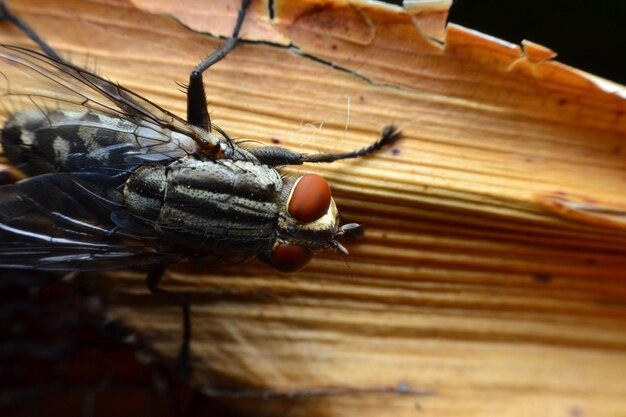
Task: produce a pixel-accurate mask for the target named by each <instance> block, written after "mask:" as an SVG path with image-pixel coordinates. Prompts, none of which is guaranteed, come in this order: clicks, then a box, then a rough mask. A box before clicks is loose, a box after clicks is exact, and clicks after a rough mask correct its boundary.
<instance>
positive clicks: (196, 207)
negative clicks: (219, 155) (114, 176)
mask: <svg viewBox="0 0 626 417" xmlns="http://www.w3.org/2000/svg"><path fill="white" fill-rule="evenodd" d="M282 185H283V183H282V179H281V177H280V175H279V174H278V173H277V172H276V171H275V170H273V169H271V168H268V167H266V166H262V165H255V164H254V163H252V162H247V161H230V160H226V161H224V160H220V161H200V160H197V159H195V158H187V159H184V160H181V161H179V162H175V163H173V164H171V165H169V166H167V167H165V166H157V165H152V166H143V167H141V168H139V169H138V170H137V171H136V172H135V173H134V174H133V175H132V176H131V177H130V178H129V179H128V181H127V182H126V187H125V192H124V194H125V201H126V205H127V207H128V209H129V211H130V212H132V213H134V214H136V215H137V216H141V217H143V218H147V219H150V220H151V221H153V222H154V224H155V227H156V228H158V229H159V230H160V232H161V233H162V234H163V235H165V236H166V237H167V238H168V239H169V240H170V241H174V242H176V243H177V244H181V245H184V246H187V247H192V248H194V249H195V250H197V251H201V252H220V253H238V254H241V255H245V256H254V255H257V254H258V253H260V252H264V251H267V250H268V247H271V245H272V242H273V236H274V234H275V232H276V225H277V221H278V212H279V208H280V202H279V201H278V199H279V197H280V194H281V193H280V191H281V189H282Z"/></svg>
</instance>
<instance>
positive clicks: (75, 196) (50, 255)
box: [0, 173, 183, 271]
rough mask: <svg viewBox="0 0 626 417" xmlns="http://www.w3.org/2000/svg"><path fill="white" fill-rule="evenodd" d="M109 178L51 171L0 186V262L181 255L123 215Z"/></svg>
mask: <svg viewBox="0 0 626 417" xmlns="http://www.w3.org/2000/svg"><path fill="white" fill-rule="evenodd" d="M112 185H113V184H112V183H111V181H109V183H107V182H106V179H104V178H98V177H97V175H91V176H89V175H87V174H81V175H80V176H75V175H70V174H66V173H55V174H46V175H40V176H36V177H32V178H27V179H25V180H22V181H20V182H18V183H16V184H11V185H5V186H2V187H0V267H2V268H26V269H44V270H61V271H72V270H77V271H78V270H80V271H86V270H104V269H118V268H124V267H139V266H149V265H155V264H162V263H172V262H178V261H181V260H183V256H182V254H181V253H179V252H178V251H176V250H175V249H172V248H167V245H164V244H163V242H162V241H161V240H160V236H159V235H158V234H157V233H156V232H155V231H154V228H152V227H150V225H149V224H147V223H145V222H142V221H140V219H137V218H135V217H133V216H129V215H128V214H127V212H126V211H125V209H124V206H123V204H121V203H119V202H116V201H115V199H114V198H112V199H108V198H104V197H103V196H104V195H114V192H115V190H114V189H113V188H112Z"/></svg>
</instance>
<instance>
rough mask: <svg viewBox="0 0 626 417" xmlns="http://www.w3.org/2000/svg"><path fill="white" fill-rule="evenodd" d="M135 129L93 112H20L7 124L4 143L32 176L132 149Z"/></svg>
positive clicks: (68, 169)
mask: <svg viewBox="0 0 626 417" xmlns="http://www.w3.org/2000/svg"><path fill="white" fill-rule="evenodd" d="M134 130H136V125H134V124H133V123H130V122H128V121H126V120H124V119H119V118H113V117H109V116H106V115H102V114H98V113H94V112H77V111H66V110H53V111H49V112H47V113H42V112H41V111H28V112H19V113H16V114H14V115H13V116H12V117H11V118H10V119H9V120H8V121H7V123H6V124H5V126H4V128H3V130H2V146H3V148H4V150H5V152H6V154H7V156H8V157H9V159H10V160H11V162H13V163H14V164H16V165H19V164H26V171H27V172H28V173H29V174H30V175H38V174H43V173H49V172H61V171H66V172H71V171H80V170H82V169H84V168H86V167H89V166H93V165H94V164H97V165H99V164H104V163H107V162H110V160H111V159H112V158H115V157H116V156H118V155H119V152H120V151H125V152H128V150H129V149H132V148H133V147H134V146H135V145H134V144H135V142H136V141H135V136H134V134H133V132H134ZM115 151H117V152H115Z"/></svg>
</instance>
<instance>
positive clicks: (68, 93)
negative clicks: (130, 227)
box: [0, 45, 232, 158]
mask: <svg viewBox="0 0 626 417" xmlns="http://www.w3.org/2000/svg"><path fill="white" fill-rule="evenodd" d="M0 99H1V100H2V105H3V106H4V107H5V108H6V110H7V111H8V112H9V113H16V112H18V111H24V110H25V109H31V110H32V109H37V110H39V111H40V112H42V113H43V114H47V113H49V112H51V111H53V110H56V109H58V108H62V109H64V111H72V110H73V111H82V112H85V111H92V112H96V113H98V114H103V115H107V116H110V117H113V118H118V119H122V120H126V121H128V122H130V123H132V124H134V125H136V126H137V127H138V129H141V130H140V131H139V133H138V136H141V135H142V134H145V135H147V138H148V139H150V140H151V141H149V146H150V147H151V150H154V153H155V154H158V153H159V152H160V149H159V148H158V146H157V145H158V144H161V145H163V146H167V147H169V148H172V147H173V146H175V147H176V148H177V149H178V152H177V153H174V152H172V150H171V149H168V152H169V155H170V156H171V157H173V158H180V157H182V156H184V155H186V154H191V153H195V152H200V153H203V154H206V155H209V156H212V157H215V158H220V157H223V156H224V155H225V153H228V152H226V151H227V150H230V149H231V147H232V145H231V144H230V142H229V141H228V139H227V138H225V137H217V136H214V135H212V134H210V133H208V132H206V131H203V130H202V129H199V128H197V127H195V126H192V125H190V124H188V123H187V122H185V121H184V120H183V119H181V118H179V117H178V116H176V115H174V114H172V113H170V112H168V111H166V110H164V109H163V108H161V107H159V106H158V105H156V104H154V103H152V102H150V101H149V100H147V99H145V98H143V97H141V96H140V95H138V94H136V93H133V92H132V91H130V90H128V89H126V88H124V87H121V86H119V85H117V84H114V83H112V82H110V81H107V80H105V79H103V78H101V77H99V76H97V75H95V74H92V73H90V72H89V71H87V70H84V69H82V68H79V67H76V66H73V65H70V64H65V63H61V62H57V61H55V60H53V59H51V58H49V57H47V56H45V55H42V54H40V53H38V52H34V51H31V50H29V49H25V48H20V47H16V46H10V45H0ZM155 141H156V142H155ZM141 145H142V144H141V143H140V146H141Z"/></svg>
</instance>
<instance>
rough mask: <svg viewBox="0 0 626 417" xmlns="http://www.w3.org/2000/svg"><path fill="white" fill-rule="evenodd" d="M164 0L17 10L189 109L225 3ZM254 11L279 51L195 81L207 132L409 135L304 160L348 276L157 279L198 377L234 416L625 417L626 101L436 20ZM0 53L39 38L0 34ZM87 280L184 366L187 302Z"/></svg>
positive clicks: (112, 281)
mask: <svg viewBox="0 0 626 417" xmlns="http://www.w3.org/2000/svg"><path fill="white" fill-rule="evenodd" d="M162 3H163V4H161V2H159V1H157V0H150V1H148V0H141V1H139V0H137V1H135V5H133V4H131V3H129V2H127V1H125V0H101V1H93V2H89V1H76V2H74V1H68V0H63V1H59V2H56V3H55V6H54V7H50V6H49V5H48V6H46V7H42V5H43V4H47V3H46V2H45V1H43V0H41V1H39V0H28V1H23V2H19V3H18V2H17V1H14V2H12V6H13V9H14V10H15V11H16V12H17V13H19V14H20V15H21V16H22V17H24V18H25V19H26V20H27V21H28V22H29V23H30V24H31V25H32V26H33V27H34V28H36V29H37V30H38V31H39V32H40V34H41V35H42V36H43V37H44V38H45V39H48V40H49V41H50V42H51V43H52V45H53V46H54V47H56V48H57V49H58V50H59V51H61V52H62V53H65V55H66V56H71V57H72V58H73V60H74V62H76V63H78V64H83V63H86V65H87V66H88V67H90V68H94V67H95V68H97V71H98V73H100V74H102V75H105V76H106V77H108V78H110V79H112V80H116V81H118V82H120V83H121V84H123V85H125V86H127V87H129V88H131V89H133V90H136V91H137V92H139V93H141V94H144V95H145V96H147V97H148V98H150V99H152V100H154V101H156V102H157V103H159V104H160V105H162V106H163V107H165V108H167V109H169V110H171V111H173V112H176V113H178V114H180V115H183V114H184V106H185V101H184V96H183V94H181V93H180V92H179V91H178V89H177V86H176V82H185V81H186V78H187V75H188V72H189V70H190V69H191V68H192V67H193V66H194V64H196V63H197V62H198V61H199V60H200V58H202V57H204V56H206V55H207V54H208V53H210V52H211V51H213V50H214V49H215V48H216V47H217V45H218V43H217V42H216V41H215V39H214V38H213V37H212V36H210V35H209V34H207V33H204V32H210V33H212V34H224V33H223V31H224V30H226V31H228V30H229V28H230V27H231V24H232V23H231V22H232V21H231V20H230V19H231V18H234V14H235V12H236V9H237V4H238V1H237V0H234V1H226V0H225V3H224V5H223V6H222V5H221V3H220V4H218V2H216V3H215V5H214V4H213V2H212V5H211V7H207V6H206V4H205V5H204V6H203V7H200V6H198V8H191V9H186V8H185V7H177V8H174V9H172V8H171V7H172V6H167V5H168V4H170V2H166V1H163V2H162ZM178 3H180V4H181V5H182V4H186V3H184V2H178ZM257 3H258V2H255V4H254V5H253V7H254V12H253V13H252V14H251V16H250V20H249V21H247V22H246V25H245V27H244V30H243V34H244V37H246V38H249V39H253V40H259V39H267V40H268V42H267V43H248V44H245V45H243V46H241V47H240V48H239V49H237V50H236V51H235V52H234V53H233V54H232V55H231V56H229V57H228V58H227V59H226V60H224V61H223V62H221V63H219V64H218V65H216V66H215V67H214V68H212V69H211V70H210V71H209V74H208V75H207V76H206V77H205V80H206V82H207V94H208V96H209V98H210V102H211V103H210V110H211V111H212V118H213V121H214V122H215V123H217V124H218V125H220V126H221V127H222V128H223V129H225V130H226V131H227V132H229V133H230V134H231V135H233V136H235V137H241V138H249V139H253V140H256V141H260V142H264V143H270V142H271V140H272V138H275V139H279V140H280V142H281V143H282V144H283V145H285V146H288V147H290V148H292V149H296V150H301V151H314V150H318V149H322V150H332V151H344V150H349V149H353V148H358V147H360V146H362V145H365V144H367V143H369V142H371V141H372V140H373V139H374V138H376V137H377V135H378V132H379V131H380V129H381V128H382V127H383V126H385V125H387V124H389V123H390V122H394V123H396V124H397V125H399V126H400V127H401V128H402V130H403V132H404V139H403V140H402V141H401V142H399V143H398V145H397V146H396V150H395V151H392V150H386V151H384V152H382V153H380V154H378V155H377V156H375V157H372V158H368V159H363V160H358V161H350V162H345V163H337V164H332V165H328V166H323V165H315V166H309V167H305V168H303V169H304V170H306V171H315V172H319V173H322V174H323V175H325V176H326V178H328V179H329V181H330V182H331V186H332V189H333V193H334V196H335V197H336V200H337V203H338V206H339V207H340V210H341V211H342V214H343V216H344V218H345V219H346V220H347V221H350V222H352V221H355V222H359V223H361V224H363V225H364V234H363V237H362V238H361V239H352V240H346V241H345V242H344V244H345V245H346V246H347V247H348V249H349V250H350V253H351V255H350V257H349V258H348V259H347V264H346V262H344V260H342V259H341V258H340V257H339V256H337V255H335V254H333V253H332V252H330V253H326V254H324V255H322V256H320V257H318V258H317V259H315V260H314V262H313V263H312V264H311V266H310V267H308V268H307V269H305V270H304V271H302V272H301V273H298V274H294V275H281V274H278V273H275V272H273V271H272V270H270V269H269V268H267V267H265V266H264V265H261V264H252V265H247V266H237V267H232V268H224V269H216V268H214V267H212V266H211V265H207V266H204V265H193V266H180V267H177V268H172V269H170V270H169V271H168V275H167V280H166V284H167V286H168V288H171V289H180V290H194V291H196V292H197V294H198V297H197V299H196V300H195V301H196V304H195V305H194V307H193V310H192V312H193V345H192V354H193V366H194V370H195V372H194V376H193V380H192V382H193V384H195V385H197V386H199V387H202V388H203V389H204V390H205V391H206V392H207V393H208V394H210V395H214V396H217V397H220V398H224V404H225V407H226V408H227V409H228V410H230V412H231V413H233V414H236V415H255V416H262V415H267V416H279V415H280V416H284V415H290V416H305V415H306V416H313V415H315V416H354V415H362V416H372V417H374V416H381V415H384V416H414V415H426V416H437V417H440V416H493V415H497V416H566V417H569V416H571V417H574V416H620V415H626V382H624V378H623V375H624V374H625V373H626V332H625V330H626V221H625V220H624V219H625V218H626V217H625V214H626V201H625V198H624V193H623V190H624V183H625V181H626V155H624V153H626V148H625V147H624V145H625V144H626V142H625V141H624V140H625V135H626V100H625V98H626V90H625V89H624V88H623V87H620V86H617V85H614V84H612V83H610V82H607V81H604V80H600V79H597V78H595V77H592V76H589V75H586V74H583V73H580V72H578V71H576V70H574V69H571V68H568V67H566V66H563V65H561V64H559V63H558V62H555V61H553V60H552V58H553V54H552V53H551V51H549V50H548V49H545V48H543V47H541V46H539V45H535V44H532V43H526V44H525V45H524V47H523V48H522V47H521V46H518V45H511V44H508V43H505V42H502V41H498V40H496V39H493V38H489V37H487V36H484V35H481V34H478V33H475V32H472V31H471V30H467V29H464V28H461V27H458V26H454V25H450V26H448V28H447V31H444V20H443V19H445V12H442V10H441V8H435V9H432V10H429V9H420V8H419V7H414V8H413V9H411V13H413V14H414V18H412V17H411V16H409V15H408V14H406V13H405V12H403V11H402V9H400V8H395V7H391V6H385V7H382V6H378V5H377V4H375V3H373V2H368V3H366V2H363V3H362V4H361V3H358V2H347V1H341V0H334V1H333V2H329V3H326V4H325V5H324V6H323V7H320V6H319V4H318V2H315V1H312V0H297V1H278V0H276V1H274V20H273V21H270V19H269V17H268V16H267V5H266V4H257ZM316 4H317V5H316ZM166 6H167V7H170V8H169V9H168V8H166ZM140 8H143V10H142V9H140ZM188 10H193V11H194V12H193V13H189V11H188ZM160 11H162V12H163V13H161V12H160ZM165 13H170V14H174V15H176V16H178V14H180V16H179V17H178V19H174V18H172V17H171V16H168V15H166V14H165ZM190 16H191V17H190ZM193 16H195V19H194V18H193ZM180 22H184V24H181V23H180ZM211 28H217V29H215V30H212V29H211ZM196 31H198V32H203V33H198V32H196ZM0 42H2V43H11V44H19V45H30V42H28V41H27V40H25V39H24V37H23V36H22V35H21V34H20V33H19V32H17V31H16V30H15V29H12V28H8V27H6V25H2V31H1V32H0ZM289 43H291V44H292V47H290V48H289V47H286V46H285V45H288V44H289ZM557 52H558V51H557ZM92 278H93V282H94V283H98V284H101V285H102V286H103V287H105V288H106V291H108V292H110V296H109V305H108V310H107V312H108V313H107V314H108V315H109V316H110V317H111V318H112V319H119V320H122V321H123V322H124V323H125V325H126V326H128V327H130V328H131V329H133V330H135V331H136V333H137V335H138V337H139V338H141V339H142V340H144V341H145V342H146V343H147V344H148V346H149V347H150V348H151V349H152V350H153V351H154V352H155V353H156V354H157V355H158V356H159V357H161V358H162V359H163V360H165V361H170V362H173V360H174V357H175V355H176V352H177V348H178V344H179V341H180V314H179V311H178V309H176V308H174V307H172V306H168V305H167V304H164V303H163V301H162V300H159V299H157V298H155V297H152V296H150V295H148V294H147V292H146V290H145V288H144V285H143V274H142V273H140V272H133V271H120V272H116V273H111V274H103V275H100V276H95V275H94V276H93V277H92ZM216 294H217V295H218V296H219V297H218V299H219V301H217V302H216V301H215V299H216V297H215V295H216ZM225 393H230V394H231V395H234V396H240V397H243V398H239V399H236V400H229V399H228V398H225V397H226V395H225ZM263 395H265V396H266V397H271V398H254V397H255V396H263Z"/></svg>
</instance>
